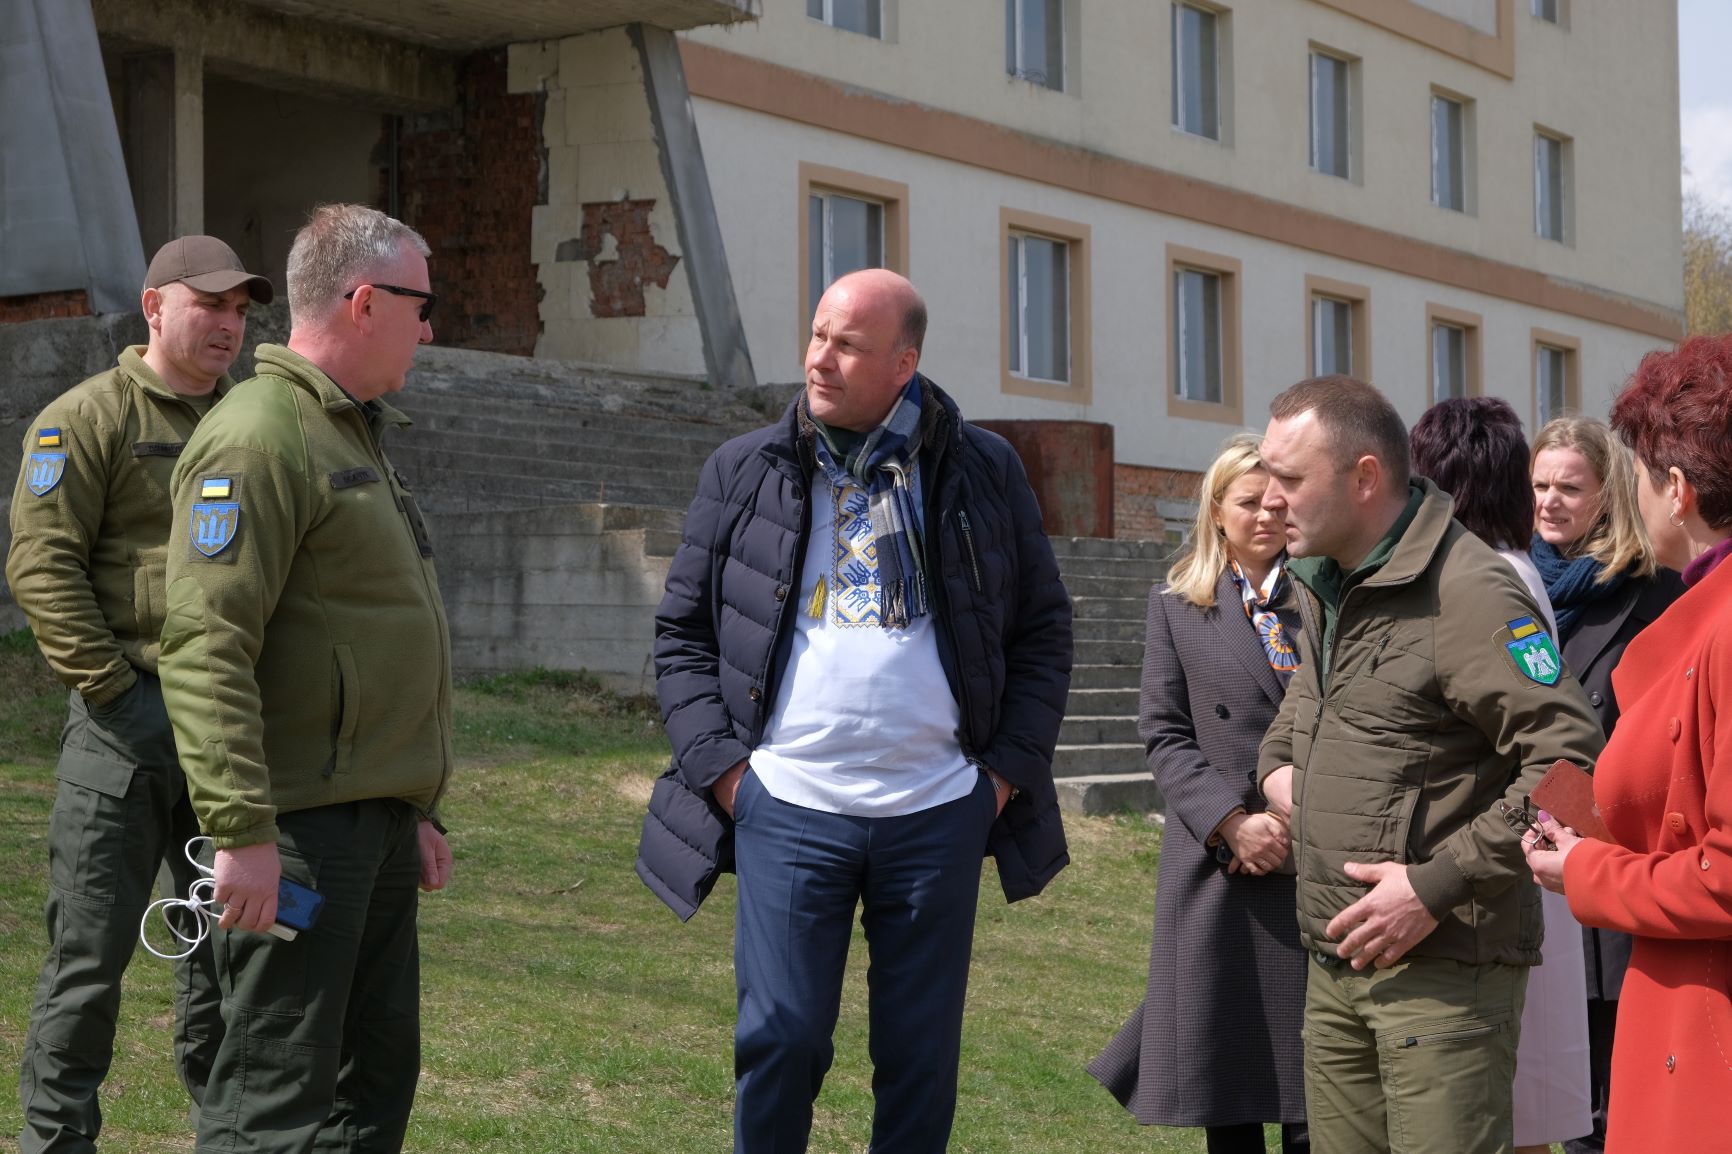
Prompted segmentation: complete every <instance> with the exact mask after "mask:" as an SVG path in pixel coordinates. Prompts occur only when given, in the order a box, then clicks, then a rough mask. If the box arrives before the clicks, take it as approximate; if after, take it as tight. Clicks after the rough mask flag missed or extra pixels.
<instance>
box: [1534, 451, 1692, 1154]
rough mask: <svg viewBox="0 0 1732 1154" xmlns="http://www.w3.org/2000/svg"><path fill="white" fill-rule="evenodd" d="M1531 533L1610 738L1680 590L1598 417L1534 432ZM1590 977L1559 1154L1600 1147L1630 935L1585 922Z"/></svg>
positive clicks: (1632, 472)
mask: <svg viewBox="0 0 1732 1154" xmlns="http://www.w3.org/2000/svg"><path fill="white" fill-rule="evenodd" d="M1531 467H1532V471H1533V485H1534V526H1535V531H1534V539H1533V543H1532V545H1531V547H1530V549H1529V552H1530V553H1531V554H1532V556H1533V559H1534V564H1535V565H1537V566H1538V567H1539V571H1540V576H1541V577H1542V578H1544V579H1545V583H1546V593H1547V594H1549V595H1550V596H1551V599H1552V607H1553V608H1554V609H1555V610H1556V611H1557V616H1558V644H1559V648H1560V649H1562V650H1563V655H1564V662H1565V664H1567V665H1568V666H1569V668H1570V672H1571V673H1574V674H1575V675H1576V679H1577V680H1578V681H1580V682H1581V683H1582V688H1583V689H1585V690H1586V691H1587V694H1588V701H1589V703H1590V704H1592V705H1593V707H1594V710H1595V712H1597V713H1598V714H1599V716H1600V728H1602V729H1604V730H1605V731H1606V735H1607V736H1608V737H1609V736H1611V734H1612V730H1613V728H1614V727H1615V726H1616V725H1617V723H1618V697H1617V693H1616V692H1615V691H1614V690H1613V688H1612V671H1613V670H1614V669H1616V668H1617V667H1618V661H1619V660H1620V659H1621V658H1622V657H1623V655H1624V649H1625V648H1626V647H1627V646H1628V645H1629V644H1630V642H1631V640H1633V639H1634V638H1635V636H1636V634H1638V633H1640V632H1641V631H1642V630H1643V629H1645V628H1646V627H1647V626H1648V625H1650V624H1652V623H1653V622H1654V620H1655V619H1657V618H1658V617H1659V616H1660V614H1662V613H1664V612H1665V611H1666V606H1668V605H1670V604H1671V603H1672V602H1674V601H1676V600H1677V599H1678V597H1679V595H1680V594H1682V593H1683V592H1684V584H1683V582H1681V581H1680V580H1678V575H1677V574H1676V573H1674V572H1672V570H1670V569H1661V568H1659V567H1658V565H1657V564H1656V563H1655V561H1654V547H1653V545H1652V544H1650V543H1649V541H1648V534H1647V533H1646V532H1645V531H1644V530H1643V528H1642V516H1641V513H1640V512H1639V511H1638V510H1637V508H1636V465H1635V461H1634V459H1633V458H1632V457H1631V456H1630V450H1629V449H1628V448H1626V447H1625V446H1624V444H1623V442H1621V441H1619V440H1618V438H1617V437H1616V436H1615V435H1614V434H1613V433H1612V430H1611V429H1610V428H1608V427H1607V425H1606V423H1605V422H1604V421H1596V420H1593V419H1592V418H1589V417H1559V418H1557V419H1556V420H1554V421H1550V422H1548V423H1547V424H1546V427H1545V428H1543V429H1541V430H1540V432H1539V436H1537V437H1535V438H1534V447H1533V458H1532V466H1531ZM1582 957H1583V960H1584V962H1585V964H1586V968H1587V980H1588V1096H1589V1100H1590V1101H1591V1102H1592V1104H1593V1109H1594V1130H1593V1133H1592V1134H1589V1135H1587V1136H1586V1137H1583V1138H1579V1139H1576V1140H1575V1141H1572V1142H1566V1143H1565V1144H1564V1149H1565V1151H1566V1154H1595V1152H1596V1151H1600V1150H1604V1149H1605V1148H1606V1105H1607V1102H1608V1100H1609V1096H1610V1087H1611V1078H1612V1042H1613V1038H1614V1030H1615V1027H1616V1023H1617V1014H1618V992H1619V990H1621V989H1622V987H1623V984H1624V970H1625V969H1626V968H1627V967H1628V966H1629V964H1630V935H1629V934H1621V933H1618V932H1617V931H1615V930H1602V929H1595V928H1594V927H1591V926H1589V927H1585V928H1584V929H1583V930H1582Z"/></svg>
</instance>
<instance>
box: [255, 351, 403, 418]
mask: <svg viewBox="0 0 1732 1154" xmlns="http://www.w3.org/2000/svg"><path fill="white" fill-rule="evenodd" d="M253 361H254V363H255V364H256V365H257V368H258V372H259V375H260V376H263V375H264V374H265V373H266V372H270V373H271V374H272V375H273V376H277V377H281V378H282V379H283V380H286V381H288V382H289V383H290V384H292V385H295V386H296V387H298V388H300V389H303V390H305V391H306V392H308V393H311V394H312V395H313V396H314V397H317V398H318V401H319V404H320V405H321V406H323V408H324V410H325V411H326V412H327V413H332V414H336V413H344V412H347V411H349V410H350V409H356V410H359V411H360V414H361V417H362V419H363V420H365V421H366V422H367V424H368V425H369V426H370V427H371V428H373V429H374V430H375V431H377V430H379V429H381V428H395V427H398V426H402V427H407V426H409V425H412V424H414V422H413V421H411V420H410V419H409V418H408V417H407V416H406V415H404V413H403V412H402V411H401V410H399V409H396V408H393V407H392V406H390V405H388V404H386V403H385V402H384V401H381V400H372V401H366V402H362V401H357V400H356V399H355V398H354V397H352V396H350V395H349V394H348V393H347V392H345V391H344V389H343V386H341V385H339V384H338V383H337V382H336V381H334V380H332V379H331V378H330V377H329V376H327V375H326V374H325V371H324V370H323V369H321V368H319V366H318V365H315V364H314V363H313V362H312V361H309V360H308V359H307V358H306V357H303V356H302V355H301V354H300V353H297V352H295V351H294V350H293V349H291V348H289V347H287V346H286V345H260V346H259V347H258V348H257V349H256V350H254V352H253Z"/></svg>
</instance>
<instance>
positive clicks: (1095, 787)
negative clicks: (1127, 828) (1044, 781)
mask: <svg viewBox="0 0 1732 1154" xmlns="http://www.w3.org/2000/svg"><path fill="white" fill-rule="evenodd" d="M1054 784H1056V785H1057V786H1058V805H1059V808H1060V809H1061V810H1063V811H1064V812H1066V813H1074V814H1084V815H1087V816H1090V817H1100V816H1104V815H1107V814H1114V813H1123V812H1125V811H1127V810H1128V811H1130V812H1132V813H1159V812H1160V811H1162V810H1164V809H1166V801H1165V800H1164V799H1163V798H1162V797H1161V791H1160V788H1159V787H1158V786H1156V785H1155V779H1154V778H1153V777H1151V776H1149V774H1148V772H1147V771H1144V772H1142V773H1092V774H1087V775H1085V776H1082V777H1063V778H1059V779H1058V780H1057V781H1056V782H1055V783H1054Z"/></svg>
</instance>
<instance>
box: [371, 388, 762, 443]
mask: <svg viewBox="0 0 1732 1154" xmlns="http://www.w3.org/2000/svg"><path fill="white" fill-rule="evenodd" d="M403 411H404V412H405V413H407V414H408V416H409V419H410V420H412V421H414V422H415V424H414V426H413V427H412V428H411V429H409V430H408V431H407V434H406V435H408V436H414V435H415V434H416V433H418V432H421V431H423V430H433V431H436V432H455V433H462V434H478V435H483V436H501V437H513V438H518V439H521V440H523V441H527V442H539V441H548V440H554V441H557V440H560V439H562V438H573V437H579V436H583V437H596V436H610V435H611V436H620V437H626V438H651V439H654V440H655V441H656V442H665V445H657V446H653V447H665V448H668V449H674V448H678V447H680V446H685V445H708V446H710V447H711V448H713V447H715V446H716V445H719V444H721V443H722V442H723V441H726V440H728V439H729V438H731V437H734V436H736V435H738V433H740V432H742V431H744V430H743V429H742V428H741V427H740V426H738V425H734V424H728V423H721V422H715V421H696V420H690V419H685V418H678V419H676V418H670V417H665V416H657V415H654V414H642V413H608V412H602V411H600V410H592V409H557V408H555V409H544V408H540V407H538V406H534V405H529V404H512V403H510V402H506V401H493V400H484V399H479V398H467V397H464V398H457V397H418V398H416V399H414V400H413V401H405V402H404V404H403ZM628 443H629V442H628Z"/></svg>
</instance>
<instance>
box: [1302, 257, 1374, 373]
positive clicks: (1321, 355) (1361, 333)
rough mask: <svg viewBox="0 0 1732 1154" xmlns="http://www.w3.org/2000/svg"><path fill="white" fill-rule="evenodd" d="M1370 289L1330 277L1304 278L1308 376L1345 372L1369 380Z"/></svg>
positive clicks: (1306, 365) (1306, 366)
mask: <svg viewBox="0 0 1732 1154" xmlns="http://www.w3.org/2000/svg"><path fill="white" fill-rule="evenodd" d="M1370 298H1371V290H1370V289H1368V288H1366V287H1365V286H1364V285H1358V284H1348V283H1347V282H1346V281H1338V280H1330V279H1329V278H1327V277H1320V276H1307V277H1306V278H1305V323H1306V333H1305V368H1306V372H1307V374H1308V375H1309V376H1313V377H1322V376H1328V375H1329V374H1331V373H1345V374H1346V375H1347V376H1350V377H1358V378H1359V379H1360V380H1368V379H1370V376H1371V354H1370V351H1369V340H1368V337H1369V333H1370V328H1371V326H1370V324H1369V322H1368V321H1367V319H1366V318H1367V316H1368V314H1369V312H1370V308H1371V304H1370Z"/></svg>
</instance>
